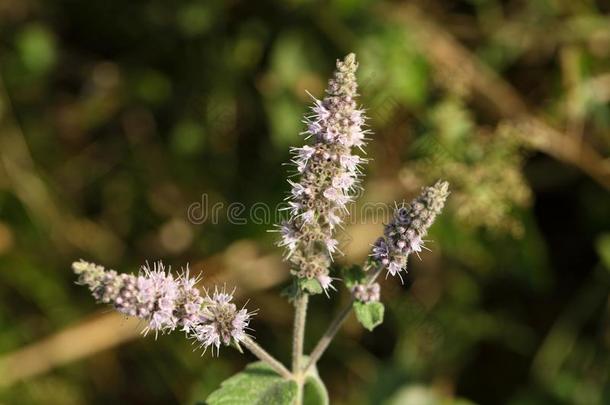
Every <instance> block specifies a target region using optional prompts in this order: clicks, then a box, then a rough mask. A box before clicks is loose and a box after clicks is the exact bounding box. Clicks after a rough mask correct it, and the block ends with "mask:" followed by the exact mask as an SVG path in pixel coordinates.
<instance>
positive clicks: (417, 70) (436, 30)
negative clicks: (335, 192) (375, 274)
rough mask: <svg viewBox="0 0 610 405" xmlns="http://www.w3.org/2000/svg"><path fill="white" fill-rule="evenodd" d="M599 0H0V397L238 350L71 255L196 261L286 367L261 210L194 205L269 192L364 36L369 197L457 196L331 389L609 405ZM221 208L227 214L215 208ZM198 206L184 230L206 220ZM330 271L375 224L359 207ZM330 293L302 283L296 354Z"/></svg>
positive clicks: (171, 368)
mask: <svg viewBox="0 0 610 405" xmlns="http://www.w3.org/2000/svg"><path fill="white" fill-rule="evenodd" d="M609 12H610V6H609V5H608V3H606V2H602V1H598V2H595V1H593V0H578V1H574V0H554V1H550V0H532V1H517V0H512V1H497V0H463V1H440V0H430V1H421V2H408V3H407V2H398V1H377V2H375V1H372V0H334V1H327V2H316V1H307V0H289V1H272V0H262V1H258V2H254V1H251V2H246V1H225V2H220V1H218V2H213V1H197V0H192V1H173V2H169V1H159V0H149V1H138V0H134V1H129V2H125V1H118V0H103V1H102V0H94V1H86V2H83V1H75V0H49V1H41V0H0V74H1V76H0V403H6V404H42V403H44V404H107V403H117V404H123V403H129V404H144V403H146V404H157V403H158V404H170V403H193V402H195V401H196V400H201V399H203V398H205V396H206V395H207V394H209V393H210V392H211V391H212V390H214V389H215V388H216V387H217V386H218V385H219V383H220V382H221V381H222V380H223V379H225V378H227V377H228V376H230V375H231V374H233V373H234V372H236V371H238V370H240V369H241V368H243V367H244V365H245V364H246V363H247V362H249V361H252V360H253V358H252V357H251V356H249V355H247V354H246V355H239V354H238V353H236V352H235V351H233V350H230V349H226V350H223V351H222V353H221V356H220V358H212V357H211V356H210V354H209V353H208V354H206V355H204V356H203V357H200V355H199V354H200V353H199V352H194V353H193V351H192V350H193V347H192V346H191V345H190V342H188V341H186V340H185V339H184V338H183V336H181V335H180V334H179V333H176V334H174V335H170V336H163V337H160V338H159V339H158V340H157V341H155V340H154V338H151V337H148V338H140V337H139V335H138V333H139V326H138V325H137V323H134V322H132V321H130V320H126V319H123V318H121V317H119V316H117V315H115V314H113V313H111V312H109V311H108V310H107V309H103V308H101V307H100V306H98V305H96V304H95V303H94V302H93V299H92V298H91V297H90V296H89V295H88V293H87V291H86V290H85V289H84V288H81V287H78V286H76V285H75V284H74V280H75V278H74V276H73V274H72V273H71V271H70V263H71V262H72V261H73V260H75V259H78V258H84V259H88V260H93V261H98V262H100V263H103V264H104V265H106V266H109V267H115V268H117V269H119V270H121V271H136V270H137V268H138V266H139V265H140V264H142V263H143V262H144V261H145V260H156V259H164V260H165V261H166V262H167V263H168V264H172V265H173V266H174V268H175V269H176V268H179V267H180V266H181V265H184V264H186V263H187V262H189V263H190V264H191V268H192V269H193V270H194V271H196V272H200V271H202V272H203V274H204V284H206V285H208V284H209V285H211V283H214V282H219V283H227V285H229V286H234V285H237V286H238V293H239V294H240V298H239V301H241V302H245V300H246V299H250V303H249V307H250V308H259V310H260V311H259V314H258V315H257V316H256V318H255V320H254V322H253V327H254V328H255V330H256V337H257V339H258V341H260V342H262V343H263V344H264V346H265V347H267V348H269V349H270V351H271V352H272V353H274V354H276V355H277V356H278V357H279V358H280V359H281V360H283V361H287V360H288V353H289V348H290V333H291V330H290V329H291V319H292V312H291V306H290V305H289V304H288V303H287V302H286V301H285V300H284V299H283V298H280V297H279V292H280V291H281V289H282V288H283V287H284V286H285V285H286V283H287V275H288V273H287V270H286V268H285V266H284V265H283V264H282V262H281V260H280V254H281V252H280V250H279V249H277V248H275V247H274V246H273V243H274V238H275V236H276V235H275V234H270V233H268V232H267V230H268V229H270V228H271V227H272V226H271V224H269V223H264V224H256V223H253V222H252V221H248V222H247V224H245V225H236V224H231V223H229V222H230V221H227V219H226V216H224V217H223V216H222V215H221V216H220V219H219V221H216V223H212V221H203V223H192V221H189V217H188V215H187V213H188V209H189V206H192V204H193V203H197V202H201V201H202V198H203V197H202V196H203V195H205V196H206V197H205V198H207V199H208V200H207V201H208V204H210V205H212V204H214V203H222V204H225V206H226V205H227V204H230V203H232V202H240V203H243V204H245V205H246V207H251V206H252V205H253V204H255V203H257V202H263V203H267V204H269V205H271V206H275V205H276V204H277V203H279V202H280V201H281V200H282V199H283V198H284V196H285V194H286V192H287V190H288V186H287V184H286V182H285V177H286V172H287V168H286V167H285V166H283V165H282V163H284V162H287V161H288V160H289V154H288V148H289V147H290V146H291V145H300V144H302V143H303V139H302V137H300V136H299V132H301V131H302V130H303V127H304V125H303V124H302V123H301V119H302V115H303V114H304V113H305V112H306V110H307V106H308V104H309V103H310V102H311V99H310V97H309V96H308V95H307V93H306V91H309V92H311V94H313V95H315V96H317V97H321V96H322V94H323V89H324V87H325V84H326V80H327V78H328V76H329V74H330V73H331V72H332V69H333V67H334V61H335V59H336V58H339V57H343V56H344V55H345V54H347V53H349V52H351V51H353V52H356V53H357V55H358V58H359V61H360V70H359V79H360V84H361V94H362V97H361V100H360V101H361V103H362V104H363V106H364V107H365V108H366V109H367V113H368V115H369V117H370V121H369V124H370V127H371V129H372V131H373V135H372V136H371V141H370V144H369V146H368V148H367V153H368V156H369V157H370V158H371V159H372V161H371V163H370V164H369V165H368V167H367V169H366V172H367V173H366V174H367V175H366V180H365V183H364V185H365V188H366V192H365V193H364V195H363V196H362V197H361V198H360V201H361V203H362V202H371V203H374V202H380V203H387V204H389V203H391V202H392V201H394V200H402V199H403V198H405V199H409V198H411V197H413V196H414V195H415V194H416V193H417V191H418V190H419V188H420V187H421V186H423V185H425V184H429V183H431V182H433V181H435V180H436V179H438V178H445V179H447V180H449V181H450V182H451V185H452V191H453V192H452V195H451V197H450V202H449V205H448V207H447V209H446V211H445V212H444V214H443V215H442V217H441V218H440V219H439V220H438V221H437V223H436V224H435V226H434V227H433V229H432V231H431V235H430V239H432V240H433V242H430V243H429V247H430V248H431V250H432V251H431V252H426V253H424V254H422V260H419V259H417V258H412V259H413V260H411V262H410V272H409V275H408V276H407V278H406V280H405V283H404V285H401V284H400V283H399V282H398V281H397V280H395V279H387V280H384V281H383V289H382V300H383V301H384V302H385V304H386V321H385V323H384V324H383V325H382V326H381V327H379V328H377V329H376V330H375V331H374V332H372V333H367V332H365V331H364V330H362V328H360V327H359V326H358V324H357V322H356V321H355V320H354V319H351V320H350V321H349V322H348V323H347V324H346V326H345V327H344V329H343V330H342V332H341V333H340V335H339V337H338V339H337V341H336V342H335V343H333V344H332V345H331V346H330V349H329V351H328V352H327V354H326V355H325V357H324V358H323V359H322V361H321V363H320V365H319V366H320V373H321V376H322V378H323V379H324V380H325V381H326V383H327V385H328V387H329V391H330V394H331V398H332V403H333V404H414V405H419V404H454V403H461V404H468V403H476V404H511V405H516V404H524V405H525V404H527V405H530V404H586V405H589V404H608V403H610V300H609V293H610V272H609V271H610V194H609V190H610V161H609V160H608V158H607V156H608V153H609V149H610V108H609V107H610V104H609V102H610V16H609V14H608V13H609ZM223 212H224V211H223ZM200 222H201V221H200ZM351 222H352V224H351V225H350V226H349V227H347V229H346V231H345V233H344V235H343V236H342V240H343V246H344V251H345V252H346V255H345V257H344V258H342V259H340V262H339V264H342V263H353V262H356V263H357V262H360V261H361V260H362V259H363V258H364V257H365V256H366V254H367V249H368V246H369V244H370V243H372V242H373V241H374V240H375V238H376V236H377V235H379V233H380V232H381V229H382V225H381V224H380V223H379V221H375V218H368V217H366V216H364V217H356V219H355V220H353V221H351ZM345 299H346V293H345V292H344V291H343V292H342V293H341V294H334V295H333V297H332V299H331V300H329V299H326V298H325V297H324V296H316V297H315V298H314V299H313V300H312V306H311V309H310V312H309V315H310V316H309V328H308V334H307V338H306V348H311V347H312V346H313V344H314V343H315V341H316V339H317V337H318V336H320V334H321V333H322V332H323V330H324V329H325V327H326V325H327V324H328V322H329V320H330V318H331V316H332V313H333V312H334V311H336V310H337V309H338V308H339V306H340V303H341V301H342V300H343V301H344V300H345Z"/></svg>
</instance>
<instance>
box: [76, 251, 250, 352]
mask: <svg viewBox="0 0 610 405" xmlns="http://www.w3.org/2000/svg"><path fill="white" fill-rule="evenodd" d="M72 269H73V271H74V273H76V274H77V275H78V281H77V283H78V284H81V285H85V286H87V287H88V288H89V290H90V291H91V294H92V295H93V297H94V298H95V299H96V300H97V301H98V302H99V303H104V304H110V305H111V306H113V307H114V309H116V310H117V311H118V312H120V313H122V314H125V315H128V316H133V317H137V318H140V319H142V320H143V321H145V322H146V326H145V327H144V334H146V333H148V332H149V331H153V332H155V336H156V335H158V334H159V332H161V333H166V332H171V331H173V330H175V329H176V328H180V329H181V330H182V331H183V332H185V334H186V336H187V337H189V338H194V339H195V340H196V341H197V342H198V344H199V346H200V347H202V348H203V349H204V351H205V350H206V349H207V348H208V347H210V346H212V349H214V348H215V349H216V352H217V353H218V350H219V349H220V346H221V345H225V346H229V345H230V344H232V343H235V344H238V343H240V342H242V341H243V340H244V339H245V338H246V336H247V333H246V329H249V328H248V325H249V323H250V319H251V317H252V315H253V313H252V312H248V311H247V310H246V309H245V308H242V309H239V310H238V309H237V307H236V306H235V304H233V303H232V301H233V294H232V293H226V292H225V291H224V290H223V291H219V290H217V289H215V291H214V294H212V295H211V296H210V295H209V294H207V292H206V293H205V295H204V296H202V295H201V292H200V291H199V289H198V288H197V287H196V284H197V283H198V281H199V279H198V278H192V277H190V276H189V271H188V267H187V269H186V270H185V271H183V272H182V273H181V274H180V275H179V276H178V277H174V276H173V275H172V274H171V273H170V272H169V271H166V270H165V266H164V265H163V263H162V262H156V263H155V264H154V265H153V266H152V268H151V267H150V266H149V265H148V264H146V265H145V266H142V269H141V271H140V273H139V274H138V275H137V276H136V275H133V274H119V273H117V272H116V271H114V270H106V269H104V267H102V266H100V265H97V264H93V263H89V262H86V261H84V260H81V261H78V262H74V263H73V264H72Z"/></svg>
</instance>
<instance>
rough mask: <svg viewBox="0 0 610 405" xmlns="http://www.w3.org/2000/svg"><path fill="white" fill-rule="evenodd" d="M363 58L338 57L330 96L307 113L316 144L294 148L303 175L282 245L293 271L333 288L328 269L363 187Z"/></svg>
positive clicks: (283, 226)
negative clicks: (359, 82)
mask: <svg viewBox="0 0 610 405" xmlns="http://www.w3.org/2000/svg"><path fill="white" fill-rule="evenodd" d="M357 67H358V64H357V63H356V58H355V55H354V54H349V55H348V56H347V57H346V58H345V59H344V60H343V61H340V60H338V61H337V69H336V71H335V72H334V75H333V77H332V78H331V79H330V80H329V83H328V88H327V90H326V93H327V95H326V97H325V98H324V100H315V102H314V105H313V107H312V114H311V115H310V116H307V117H305V123H306V124H307V130H306V131H305V134H306V135H307V137H308V138H311V139H312V143H311V144H310V145H305V146H303V147H300V148H293V149H292V152H293V155H294V157H293V160H292V162H293V163H294V164H295V166H296V169H297V172H298V173H297V174H298V175H299V180H298V181H297V182H294V181H290V180H289V183H290V185H291V186H292V190H291V194H290V196H289V197H288V205H289V208H288V209H289V212H290V219H288V220H287V221H285V222H283V223H282V224H281V225H280V232H281V235H282V238H281V240H280V242H279V245H280V246H284V247H285V248H286V251H287V253H286V257H287V259H288V260H289V262H290V264H291V267H292V272H293V274H295V275H296V276H297V277H299V278H306V279H317V280H318V282H320V284H321V285H322V287H323V288H324V290H325V291H326V290H327V289H328V288H332V285H331V282H332V279H331V278H330V277H329V275H328V271H329V270H328V269H329V266H330V262H331V260H332V255H333V254H335V253H336V252H337V250H338V241H337V239H335V236H334V233H335V230H336V228H337V226H340V224H341V222H342V220H343V217H344V216H345V215H346V214H347V212H348V209H347V204H348V203H350V202H351V201H352V200H353V198H354V192H355V190H356V189H357V188H358V183H359V180H358V176H359V174H360V171H359V165H360V164H362V163H364V162H365V159H363V158H361V157H360V156H358V155H354V154H352V149H353V148H356V147H357V148H360V149H362V147H363V146H364V143H365V142H364V141H365V135H366V133H367V131H366V130H364V129H363V126H364V121H365V117H364V114H363V111H362V110H360V109H358V108H357V106H356V100H355V99H356V97H357V95H358V94H357V83H356V69H357Z"/></svg>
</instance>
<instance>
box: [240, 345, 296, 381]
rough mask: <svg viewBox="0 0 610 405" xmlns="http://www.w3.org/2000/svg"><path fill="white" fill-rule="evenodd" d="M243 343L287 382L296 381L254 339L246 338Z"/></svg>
mask: <svg viewBox="0 0 610 405" xmlns="http://www.w3.org/2000/svg"><path fill="white" fill-rule="evenodd" d="M242 343H243V344H244V346H245V347H246V348H247V349H248V350H250V351H251V352H252V354H253V355H255V356H256V357H258V359H259V360H261V361H263V362H264V363H266V364H267V365H268V366H269V367H271V368H272V369H273V370H275V372H276V373H278V374H279V375H281V376H282V377H284V378H285V379H287V380H291V379H294V377H293V375H292V373H291V372H290V371H288V369H287V368H286V367H285V366H284V365H283V364H282V363H280V362H279V361H278V360H277V359H276V358H275V357H273V356H272V355H270V354H269V353H268V352H267V351H266V350H265V349H263V348H262V347H260V346H259V345H258V344H257V343H256V342H254V340H252V338H250V337H246V338H245V339H244V340H243V341H242Z"/></svg>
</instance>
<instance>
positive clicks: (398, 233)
mask: <svg viewBox="0 0 610 405" xmlns="http://www.w3.org/2000/svg"><path fill="white" fill-rule="evenodd" d="M448 195H449V183H447V182H446V181H438V182H437V183H436V184H434V185H433V186H430V187H426V188H424V190H423V191H422V193H421V194H420V195H419V196H418V197H417V198H416V199H414V200H413V201H411V204H409V205H408V206H405V205H403V206H401V207H397V208H396V210H395V211H394V217H393V219H392V220H391V221H390V223H389V224H387V225H386V227H385V230H384V236H382V237H380V238H379V239H377V241H376V242H375V244H374V245H373V252H372V253H371V258H372V262H373V264H374V265H375V266H382V267H383V268H385V269H386V270H387V271H388V273H389V274H391V275H392V276H395V275H397V274H398V275H399V277H400V272H401V271H403V270H404V271H406V268H407V259H408V257H409V255H410V254H411V253H413V252H415V253H419V252H421V250H422V248H423V243H424V242H423V237H424V236H425V235H426V233H427V232H428V228H430V226H431V225H432V223H433V222H434V219H435V218H436V216H437V215H438V214H440V212H441V211H442V209H443V206H444V205H445V200H446V199H447V196H448Z"/></svg>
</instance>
